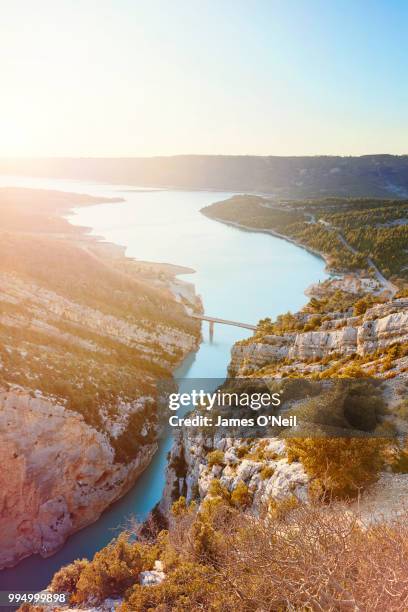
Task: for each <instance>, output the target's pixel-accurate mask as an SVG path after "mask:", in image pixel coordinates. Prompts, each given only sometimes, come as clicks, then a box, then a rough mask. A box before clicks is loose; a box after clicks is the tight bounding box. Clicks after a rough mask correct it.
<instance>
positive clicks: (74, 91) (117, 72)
mask: <svg viewBox="0 0 408 612" xmlns="http://www.w3.org/2000/svg"><path fill="white" fill-rule="evenodd" d="M0 75H1V95H0V135H1V137H0V155H1V156H14V155H30V156H31V155H58V156H61V155H73V156H76V155H98V156H103V155H112V156H120V155H160V154H165V155H171V154H176V153H225V154H228V153H232V154H262V155H263V154H272V155H314V154H343V155H348V154H364V153H378V152H388V153H408V120H407V119H408V117H407V115H408V77H407V75H408V0H407V1H405V0H325V1H323V0H268V1H267V0H253V1H251V0H57V1H56V0H36V1H34V0H3V2H2V18H1V22H0Z"/></svg>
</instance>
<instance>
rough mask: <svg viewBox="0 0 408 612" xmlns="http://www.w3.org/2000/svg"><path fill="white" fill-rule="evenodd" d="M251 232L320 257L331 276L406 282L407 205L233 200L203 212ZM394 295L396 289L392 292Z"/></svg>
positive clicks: (244, 197)
mask: <svg viewBox="0 0 408 612" xmlns="http://www.w3.org/2000/svg"><path fill="white" fill-rule="evenodd" d="M201 212H202V213H203V214H205V215H206V216H208V217H210V218H213V219H216V220H218V221H223V222H226V223H231V224H235V225H238V226H242V227H244V228H247V229H251V230H257V231H266V232H271V233H276V234H278V235H280V236H282V237H285V238H288V239H290V240H293V241H294V242H296V243H298V244H300V245H303V246H305V247H307V248H308V249H310V250H311V251H313V252H317V253H319V254H321V255H322V256H323V257H324V258H325V259H326V261H327V263H328V266H329V267H330V268H331V270H332V271H335V272H336V271H337V272H347V271H357V270H362V271H363V272H368V273H369V274H370V276H371V277H372V278H373V279H377V280H378V281H379V282H380V284H382V285H383V286H384V288H385V289H389V288H390V287H387V282H386V280H385V279H384V278H382V277H384V276H385V277H387V278H388V279H390V280H392V281H393V282H395V283H396V284H397V285H398V286H400V287H404V286H405V284H407V283H408V201H407V200H391V199H386V200H384V199H379V198H319V199H311V200H294V201H285V200H275V199H270V198H263V197H259V196H252V195H242V196H233V197H232V198H230V199H228V200H225V201H223V202H217V203H215V204H212V205H210V206H207V207H206V208H204V209H202V211H201ZM391 291H392V287H391Z"/></svg>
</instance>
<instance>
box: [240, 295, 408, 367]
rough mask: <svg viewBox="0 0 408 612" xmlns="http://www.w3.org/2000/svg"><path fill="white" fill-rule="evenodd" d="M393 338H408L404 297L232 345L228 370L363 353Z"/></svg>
mask: <svg viewBox="0 0 408 612" xmlns="http://www.w3.org/2000/svg"><path fill="white" fill-rule="evenodd" d="M395 342H399V343H401V342H402V343H404V342H408V299H407V298H402V299H397V300H393V301H391V302H389V303H386V304H378V305H376V306H374V307H372V308H370V309H368V310H367V312H366V313H365V314H364V315H363V317H348V316H344V318H342V319H341V318H337V317H336V318H335V319H333V320H332V321H327V322H325V324H324V325H322V329H319V330H317V331H308V332H303V333H297V334H293V333H290V334H284V335H282V336H275V335H265V336H263V337H262V338H261V339H259V340H257V338H256V337H254V339H253V340H251V341H249V342H243V343H238V344H236V345H235V346H234V347H233V349H232V353H231V364H230V374H231V375H233V374H235V375H242V374H245V373H249V372H251V371H255V370H258V369H260V368H262V367H264V366H265V365H268V364H270V363H272V362H280V361H282V360H284V359H289V360H292V361H295V362H296V361H298V362H303V361H305V360H311V359H322V358H324V357H328V356H330V355H335V354H341V355H342V356H345V355H352V354H358V355H361V356H367V355H369V354H371V353H374V352H375V351H377V350H378V349H385V348H386V347H388V346H390V345H392V344H393V343H395Z"/></svg>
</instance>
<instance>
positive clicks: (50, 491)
mask: <svg viewBox="0 0 408 612" xmlns="http://www.w3.org/2000/svg"><path fill="white" fill-rule="evenodd" d="M0 436H1V445H0V461H1V465H2V469H1V471H0V568H3V567H5V566H11V565H14V564H15V563H16V562H17V561H19V560H20V559H22V558H24V557H26V556H28V555H31V554H35V553H39V554H40V555H42V556H44V557H46V556H49V555H51V554H52V553H54V552H55V551H56V550H57V549H58V548H60V547H61V545H62V544H63V543H64V542H65V540H66V538H67V537H68V536H69V535H70V534H71V533H73V532H75V531H77V530H78V529H81V528H82V527H84V526H86V525H87V524H89V523H92V522H93V521H95V520H96V519H97V518H98V517H99V516H100V514H101V512H102V511H103V510H104V509H105V508H106V507H107V506H108V505H109V504H111V503H112V502H113V501H115V500H116V499H118V498H119V497H120V496H121V495H123V494H124V492H125V491H126V490H127V489H129V487H130V486H131V485H132V484H133V483H134V481H135V479H136V478H137V476H138V475H139V474H140V473H141V472H142V471H143V469H144V468H145V467H146V465H147V464H148V463H149V461H150V459H151V457H152V455H153V453H154V451H155V448H156V445H155V444H150V445H146V446H144V447H141V448H140V452H139V454H138V456H137V457H136V458H135V459H134V460H133V461H132V462H131V463H129V464H127V465H124V464H119V463H115V462H114V451H113V449H112V447H111V445H110V444H109V442H108V439H107V437H106V436H105V435H104V434H102V433H100V432H99V431H97V430H96V429H93V428H92V427H90V426H89V425H87V424H86V423H85V421H84V419H83V417H82V416H81V415H80V414H78V413H75V412H72V411H69V410H66V409H65V408H64V407H63V406H61V405H56V404H55V403H52V402H50V401H48V400H46V399H44V398H42V397H31V396H30V395H29V394H27V393H26V392H22V391H20V392H18V391H13V392H2V393H1V394H0Z"/></svg>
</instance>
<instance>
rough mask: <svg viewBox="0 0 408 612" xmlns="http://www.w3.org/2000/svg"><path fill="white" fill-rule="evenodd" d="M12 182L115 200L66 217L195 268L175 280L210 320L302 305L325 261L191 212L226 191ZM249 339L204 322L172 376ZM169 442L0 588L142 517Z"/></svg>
mask: <svg viewBox="0 0 408 612" xmlns="http://www.w3.org/2000/svg"><path fill="white" fill-rule="evenodd" d="M13 185H14V186H23V187H37V188H41V189H58V190H61V191H70V192H76V193H88V194H91V195H101V196H106V197H118V196H119V197H123V198H125V202H122V203H115V204H100V205H96V206H91V207H87V208H80V209H78V210H76V211H75V214H74V215H73V216H72V217H71V221H72V222H73V223H75V224H78V225H86V226H88V227H91V228H92V232H93V233H94V234H96V235H99V236H103V237H104V238H105V239H107V240H109V241H111V242H115V243H117V244H121V245H123V246H125V247H126V253H127V255H128V256H132V257H136V258H138V259H143V260H149V261H156V262H168V263H174V264H179V265H184V266H188V267H190V268H193V269H194V270H195V271H196V272H195V273H194V274H188V275H185V276H184V278H185V279H186V280H188V281H191V282H194V284H195V287H196V291H197V293H199V294H200V295H201V296H202V300H203V304H204V309H205V312H206V313H207V314H208V315H210V316H215V317H220V318H224V319H232V320H236V321H243V322H246V323H252V324H255V323H256V322H257V321H258V320H259V319H260V318H264V317H266V316H270V317H275V316H276V315H277V314H279V313H282V312H286V311H288V310H292V311H295V310H297V309H299V308H300V307H301V306H302V305H303V304H304V303H305V301H306V298H305V296H304V290H305V288H306V287H307V286H308V285H309V284H311V283H314V282H317V281H319V280H323V279H324V278H326V275H325V272H324V262H323V261H322V260H321V259H320V258H318V257H316V256H314V255H312V254H310V253H308V252H307V251H305V250H303V249H301V248H299V247H296V246H295V245H293V244H291V243H289V242H286V241H285V240H281V239H278V238H275V237H273V236H270V235H267V234H260V233H251V232H246V231H243V230H240V229H237V228H234V227H230V226H227V225H224V224H221V223H218V222H216V221H212V220H210V219H208V218H207V217H204V216H203V215H202V214H200V212H199V210H200V208H202V207H203V206H206V205H208V204H211V203H212V202H216V201H219V200H222V199H225V198H226V197H228V196H229V195H230V194H228V193H217V192H205V191H196V192H188V191H160V190H151V191H145V190H135V189H134V188H130V187H126V186H117V185H104V184H100V183H85V182H78V181H65V180H48V179H38V178H35V179H34V178H21V177H5V176H0V186H13ZM249 334H250V332H248V331H245V330H243V329H240V328H236V327H229V326H225V325H216V326H215V335H214V341H213V342H212V343H210V342H209V338H208V328H207V324H204V327H203V342H202V344H201V346H200V349H199V350H198V351H197V353H196V354H195V355H191V356H189V357H188V358H187V359H186V360H185V362H184V363H183V364H182V366H181V367H180V368H179V369H178V371H177V372H176V375H177V376H178V377H179V378H194V379H197V378H218V379H220V378H221V379H222V378H223V377H224V376H225V374H226V369H227V365H228V362H229V358H230V350H231V346H232V344H233V343H234V342H236V341H237V340H239V339H241V338H245V337H246V336H248V335H249ZM170 446H171V440H170V439H165V440H163V441H162V442H161V444H160V448H159V451H158V452H157V453H156V455H155V457H154V458H153V461H152V462H151V464H150V466H149V467H148V468H147V469H146V470H145V472H144V473H143V474H142V476H141V477H140V478H139V479H138V481H137V482H136V484H135V486H134V487H133V488H132V490H131V491H130V492H129V493H128V494H127V495H126V496H125V497H123V498H122V499H121V500H119V501H118V502H117V503H115V504H114V505H113V506H111V508H109V509H108V510H106V511H105V512H104V513H103V515H102V516H101V518H100V519H99V520H98V521H97V522H96V523H94V524H93V525H90V526H89V527H87V528H85V529H83V530H82V531H80V532H79V533H77V534H74V535H73V536H71V538H69V540H68V541H67V543H66V544H65V545H64V547H63V548H62V550H61V551H59V552H58V553H57V554H55V555H53V556H52V557H49V558H48V559H42V558H41V557H39V556H33V557H31V558H28V559H25V560H23V561H22V562H21V563H20V564H19V565H18V566H17V567H16V568H11V569H7V570H3V571H2V572H0V590H1V589H6V588H7V589H19V590H23V589H25V590H28V589H32V590H34V589H40V588H43V587H44V586H46V585H47V584H48V582H49V580H50V578H51V576H52V575H53V573H54V572H55V571H56V570H57V569H59V568H60V567H61V566H62V565H64V564H67V563H69V562H71V561H72V560H74V559H76V558H78V557H92V555H93V554H94V553H95V552H96V551H97V550H98V549H99V548H101V547H102V546H104V545H105V544H106V543H107V542H109V540H111V539H112V537H113V536H114V535H115V533H117V530H118V529H120V527H123V526H124V525H125V524H126V522H127V520H128V519H129V517H131V516H132V515H133V516H136V517H137V518H139V519H143V518H145V517H146V516H147V514H148V513H149V511H150V510H151V509H152V508H153V506H154V505H155V504H156V503H157V502H158V501H159V499H160V497H161V493H162V490H163V485H164V473H165V467H166V456H167V452H168V450H169V449H170Z"/></svg>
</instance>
